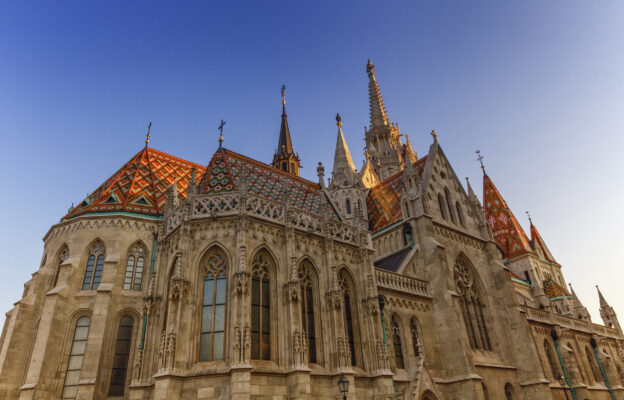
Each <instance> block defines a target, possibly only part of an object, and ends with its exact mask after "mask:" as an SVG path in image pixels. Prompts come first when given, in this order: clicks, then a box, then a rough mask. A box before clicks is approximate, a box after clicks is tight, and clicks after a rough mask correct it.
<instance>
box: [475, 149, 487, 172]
mask: <svg viewBox="0 0 624 400" xmlns="http://www.w3.org/2000/svg"><path fill="white" fill-rule="evenodd" d="M475 153H476V154H477V161H479V163H480V164H481V169H482V170H483V173H484V174H485V166H484V165H483V159H484V158H485V157H483V156H482V155H481V150H477V151H475Z"/></svg>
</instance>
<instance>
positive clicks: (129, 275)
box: [123, 244, 146, 290]
mask: <svg viewBox="0 0 624 400" xmlns="http://www.w3.org/2000/svg"><path fill="white" fill-rule="evenodd" d="M145 253H146V251H145V247H143V246H142V245H140V244H135V245H133V246H132V247H131V248H130V251H128V261H127V262H126V275H125V276H124V284H123V288H124V290H130V289H132V290H141V283H142V282H143V270H144V268H145Z"/></svg>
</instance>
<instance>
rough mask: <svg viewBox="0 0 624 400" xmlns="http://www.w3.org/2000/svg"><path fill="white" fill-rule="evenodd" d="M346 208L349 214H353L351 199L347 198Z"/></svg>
mask: <svg viewBox="0 0 624 400" xmlns="http://www.w3.org/2000/svg"><path fill="white" fill-rule="evenodd" d="M345 208H346V209H347V214H348V215H351V200H349V199H347V200H346V201H345Z"/></svg>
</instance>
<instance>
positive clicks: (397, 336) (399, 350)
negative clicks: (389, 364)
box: [390, 314, 405, 369]
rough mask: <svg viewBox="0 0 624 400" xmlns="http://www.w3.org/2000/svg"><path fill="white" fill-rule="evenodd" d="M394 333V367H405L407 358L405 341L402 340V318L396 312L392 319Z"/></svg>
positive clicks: (391, 325)
mask: <svg viewBox="0 0 624 400" xmlns="http://www.w3.org/2000/svg"><path fill="white" fill-rule="evenodd" d="M390 327H391V333H392V349H393V350H394V367H395V368H398V369H405V358H404V357H403V343H402V340H401V320H400V319H399V316H398V315H396V314H393V315H392V318H391V319H390Z"/></svg>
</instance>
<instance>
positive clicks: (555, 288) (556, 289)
mask: <svg viewBox="0 0 624 400" xmlns="http://www.w3.org/2000/svg"><path fill="white" fill-rule="evenodd" d="M544 293H546V296H548V298H550V299H553V298H555V297H565V296H569V295H570V293H568V291H567V290H565V289H564V288H562V287H561V285H559V284H558V283H557V282H555V281H553V280H552V279H546V280H545V281H544Z"/></svg>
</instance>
